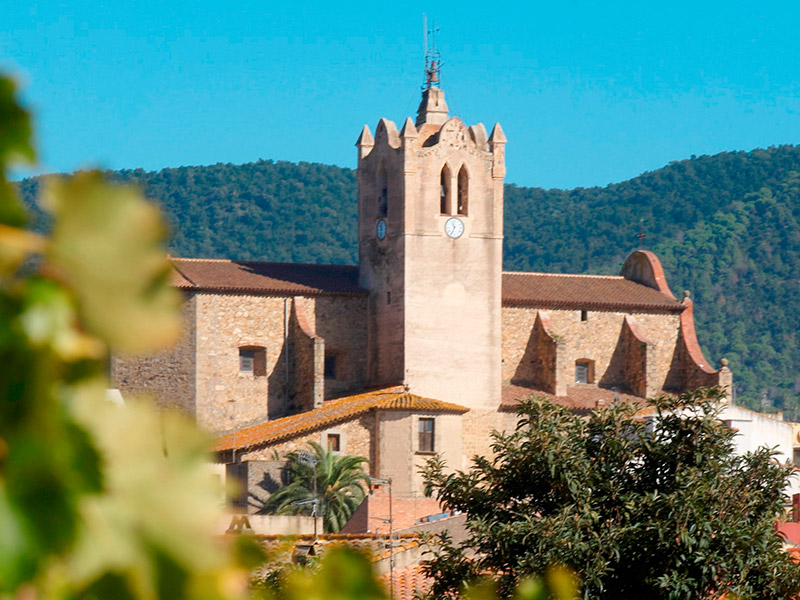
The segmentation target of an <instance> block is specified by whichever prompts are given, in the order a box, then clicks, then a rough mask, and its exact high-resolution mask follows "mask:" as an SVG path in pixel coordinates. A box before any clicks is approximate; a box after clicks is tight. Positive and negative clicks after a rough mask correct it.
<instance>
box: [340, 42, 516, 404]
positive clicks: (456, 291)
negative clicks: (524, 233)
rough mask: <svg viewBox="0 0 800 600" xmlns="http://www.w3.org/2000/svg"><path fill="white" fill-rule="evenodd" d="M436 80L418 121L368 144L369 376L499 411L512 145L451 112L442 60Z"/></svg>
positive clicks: (384, 129) (361, 182) (361, 230)
mask: <svg viewBox="0 0 800 600" xmlns="http://www.w3.org/2000/svg"><path fill="white" fill-rule="evenodd" d="M434 56H435V55H434ZM425 72H426V78H425V84H424V86H423V92H422V101H421V102H420V105H419V109H418V112H417V118H416V122H414V121H412V120H411V119H410V118H406V121H405V123H404V125H403V127H402V129H401V130H400V131H398V130H397V127H396V126H395V124H394V123H393V122H391V121H389V120H387V119H381V120H380V121H379V122H378V125H377V127H376V129H375V137H374V138H373V137H372V134H371V132H370V130H369V128H368V127H367V126H366V125H365V126H364V128H363V130H362V131H361V135H360V136H359V138H358V141H357V142H356V146H357V148H358V236H359V237H358V239H359V271H360V282H361V285H362V286H363V287H364V288H366V289H367V290H369V292H370V295H369V301H368V302H369V305H368V334H367V335H368V342H367V346H368V357H367V380H368V382H369V384H372V385H382V384H397V383H405V384H406V385H408V386H409V389H410V391H411V392H412V393H414V394H418V395H421V396H427V397H431V398H435V399H438V400H444V401H450V402H456V403H459V404H462V405H464V406H468V407H470V408H489V407H495V408H496V407H497V405H498V404H499V402H500V360H501V314H500V310H501V306H500V304H501V289H500V288H501V279H502V245H503V179H504V177H505V142H506V140H505V136H504V135H503V130H502V129H501V128H500V125H499V124H496V125H495V126H494V129H493V130H492V133H491V135H489V136H487V134H486V129H485V128H484V126H483V125H482V124H481V123H478V124H477V125H473V126H471V127H469V128H468V127H467V126H466V125H465V124H464V123H463V122H462V121H461V120H460V119H459V118H457V117H451V116H450V115H449V114H448V107H447V103H446V102H445V97H444V91H443V90H442V89H440V87H439V62H438V57H436V56H435V58H434V59H430V58H429V57H428V58H427V60H426V70H425Z"/></svg>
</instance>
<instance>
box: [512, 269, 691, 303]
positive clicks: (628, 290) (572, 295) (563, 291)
mask: <svg viewBox="0 0 800 600" xmlns="http://www.w3.org/2000/svg"><path fill="white" fill-rule="evenodd" d="M503 304H504V305H505V306H536V307H542V308H575V309H584V310H587V309H593V310H624V311H632V310H656V311H664V312H681V311H682V310H683V309H684V308H685V307H684V305H682V304H681V303H680V302H678V301H677V300H676V299H675V298H674V297H670V296H667V295H666V294H664V293H662V292H660V291H658V290H655V289H653V288H651V287H648V286H646V285H642V284H641V283H636V282H635V281H630V280H629V279H625V278H624V277H622V276H621V275H617V276H614V275H560V274H553V273H519V272H507V273H503Z"/></svg>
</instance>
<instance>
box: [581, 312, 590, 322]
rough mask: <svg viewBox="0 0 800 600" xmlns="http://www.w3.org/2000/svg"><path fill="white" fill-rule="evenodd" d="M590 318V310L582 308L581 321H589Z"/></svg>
mask: <svg viewBox="0 0 800 600" xmlns="http://www.w3.org/2000/svg"><path fill="white" fill-rule="evenodd" d="M588 320H589V311H588V310H582V311H581V321H588Z"/></svg>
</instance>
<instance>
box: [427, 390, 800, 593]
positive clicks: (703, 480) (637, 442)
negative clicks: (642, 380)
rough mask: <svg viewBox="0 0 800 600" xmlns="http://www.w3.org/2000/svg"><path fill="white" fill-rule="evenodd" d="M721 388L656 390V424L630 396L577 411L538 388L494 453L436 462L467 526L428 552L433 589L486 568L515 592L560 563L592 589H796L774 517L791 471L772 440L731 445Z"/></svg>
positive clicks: (436, 486)
mask: <svg viewBox="0 0 800 600" xmlns="http://www.w3.org/2000/svg"><path fill="white" fill-rule="evenodd" d="M721 397H722V394H721V392H720V390H719V389H700V390H697V391H694V392H687V393H684V394H682V395H680V397H659V398H656V399H654V400H652V401H651V406H652V408H653V411H654V417H653V419H652V420H649V421H646V420H644V419H642V418H640V417H637V407H635V406H632V405H627V404H620V405H615V406H611V407H608V408H604V409H599V410H597V411H596V412H594V413H592V414H591V415H589V416H588V417H580V416H577V415H575V414H573V413H571V412H570V411H568V410H567V409H565V408H563V407H559V406H555V405H553V404H551V403H550V402H548V401H547V400H545V399H536V398H531V399H530V400H528V401H526V402H523V403H522V404H521V406H520V408H519V417H520V421H519V425H518V427H517V428H516V430H515V431H514V432H512V433H509V434H500V433H495V434H494V443H493V450H494V457H492V458H487V457H475V459H474V461H473V466H472V467H471V468H470V470H469V471H467V472H455V473H448V472H447V471H446V470H445V465H444V463H443V462H442V461H441V460H438V459H434V460H432V461H430V462H429V463H428V464H427V466H426V467H425V468H424V477H425V480H426V484H427V486H428V492H429V493H435V495H436V496H437V498H438V499H439V500H440V501H441V502H442V504H443V506H444V507H445V508H447V509H450V510H459V511H463V512H465V513H466V514H467V528H468V531H469V537H468V539H467V540H466V541H465V542H464V543H463V544H461V545H459V546H455V545H453V544H452V543H450V542H449V540H446V539H445V540H440V542H441V545H440V546H439V548H438V549H437V550H436V551H435V552H434V554H433V557H432V558H431V559H430V560H428V561H427V562H426V570H427V573H428V574H429V575H430V576H432V577H434V579H435V581H436V583H435V584H434V589H433V590H432V596H433V597H437V598H438V597H457V596H458V593H459V588H460V587H461V586H463V584H464V583H465V582H467V581H469V580H470V579H472V578H474V577H476V576H477V575H478V574H487V573H488V574H491V575H492V576H493V577H495V578H496V579H497V581H498V587H499V590H500V593H501V596H506V597H507V596H509V595H510V594H511V592H512V590H513V588H514V586H515V584H516V583H517V582H518V581H519V580H520V578H522V577H523V576H526V575H529V574H541V573H543V572H545V570H546V569H547V568H548V567H549V566H551V565H562V566H565V567H567V568H570V569H572V570H574V571H575V573H576V574H577V575H578V577H579V578H580V583H581V585H582V588H583V597H584V598H587V599H588V598H597V599H602V598H670V599H672V598H718V597H720V596H721V595H722V594H724V593H730V594H734V595H736V597H739V598H775V599H778V598H783V599H785V598H790V597H795V595H796V594H798V593H800V574H798V568H797V566H796V565H795V564H794V563H793V561H792V559H791V558H790V557H789V555H788V554H786V553H785V552H783V550H782V540H781V538H780V537H779V536H778V535H777V534H776V532H775V527H774V526H775V522H776V520H777V519H779V518H781V517H782V516H783V515H784V500H785V497H784V490H785V489H786V485H787V483H788V480H789V478H790V477H791V468H789V467H784V466H781V465H779V464H778V463H777V462H776V461H775V460H774V459H773V457H774V454H775V453H774V451H773V450H770V449H767V448H762V449H760V450H758V451H757V452H755V453H749V454H747V455H744V456H737V455H734V453H733V443H732V440H733V437H734V436H735V435H736V433H735V431H733V430H731V429H730V428H728V427H726V426H725V425H724V424H723V423H722V422H721V421H720V420H719V419H718V415H719V410H720V404H719V402H720V400H721Z"/></svg>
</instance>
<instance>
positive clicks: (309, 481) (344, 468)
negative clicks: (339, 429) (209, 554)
mask: <svg viewBox="0 0 800 600" xmlns="http://www.w3.org/2000/svg"><path fill="white" fill-rule="evenodd" d="M309 445H310V446H311V449H312V450H313V453H307V452H302V451H301V452H291V453H289V454H288V455H287V459H288V465H287V469H288V480H289V483H288V484H287V485H285V486H283V487H282V488H280V489H279V490H277V491H276V492H275V493H274V494H272V495H271V496H270V497H269V498H268V499H267V501H266V502H265V503H264V506H263V508H262V509H261V510H260V512H262V513H274V514H283V515H287V514H288V515H296V514H311V511H312V507H313V501H314V499H315V497H317V498H318V499H319V504H318V511H317V514H318V515H322V517H323V523H324V528H325V531H326V532H327V533H338V532H339V531H340V530H341V529H342V527H344V525H345V523H347V521H348V520H349V519H350V517H351V516H353V513H354V512H355V510H356V508H358V505H359V504H361V502H362V501H363V500H364V498H365V497H366V492H365V489H367V488H368V487H369V475H367V473H365V472H364V470H363V469H362V468H361V465H363V464H364V463H366V462H368V461H367V459H366V458H362V457H360V456H342V455H339V454H336V453H335V452H334V451H332V450H323V448H322V446H320V445H319V444H318V443H316V442H309ZM315 478H316V496H315V492H314V490H315V488H314V479H315Z"/></svg>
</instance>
